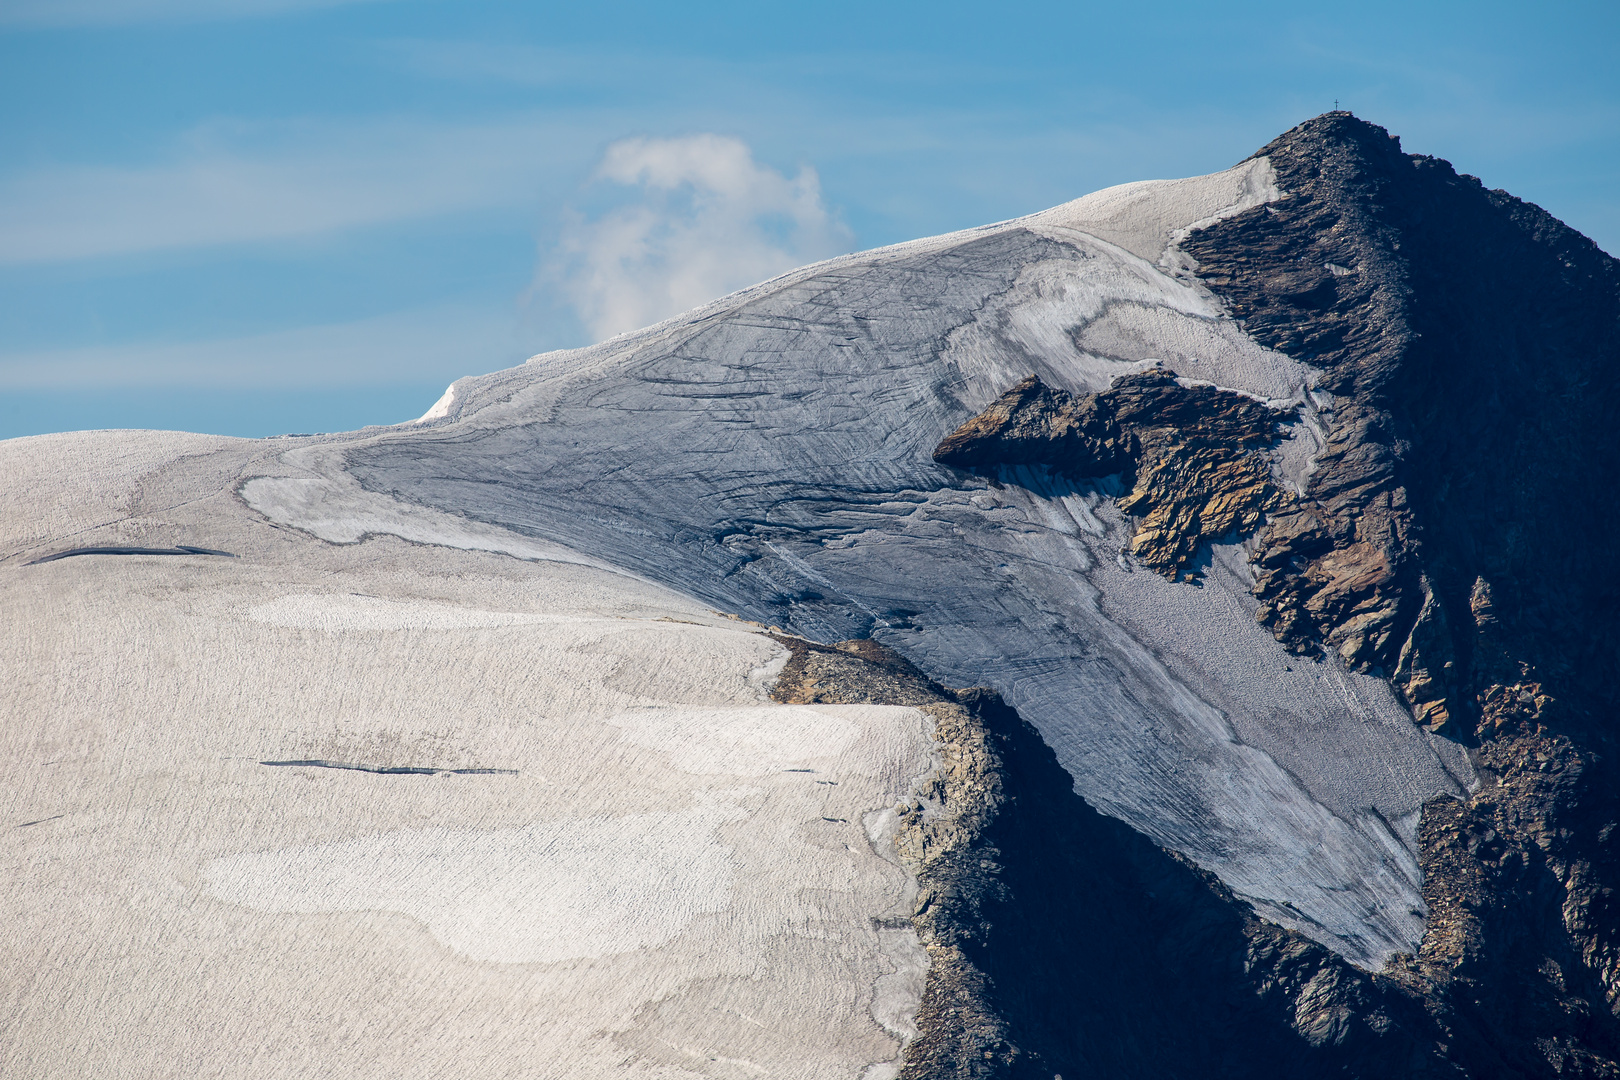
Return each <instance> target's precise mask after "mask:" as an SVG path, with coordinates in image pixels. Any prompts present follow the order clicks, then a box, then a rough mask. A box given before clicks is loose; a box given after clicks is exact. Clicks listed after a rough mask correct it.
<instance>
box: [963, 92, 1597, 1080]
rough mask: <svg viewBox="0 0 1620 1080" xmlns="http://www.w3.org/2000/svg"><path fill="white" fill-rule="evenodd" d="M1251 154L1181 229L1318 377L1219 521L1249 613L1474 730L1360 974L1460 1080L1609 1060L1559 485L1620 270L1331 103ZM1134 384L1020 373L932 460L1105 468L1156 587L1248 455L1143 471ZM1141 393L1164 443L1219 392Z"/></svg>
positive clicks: (1268, 335) (1582, 630) (1198, 536)
mask: <svg viewBox="0 0 1620 1080" xmlns="http://www.w3.org/2000/svg"><path fill="white" fill-rule="evenodd" d="M1260 156H1263V157H1264V158H1265V159H1266V160H1268V161H1270V162H1271V163H1272V166H1273V167H1274V168H1275V169H1276V170H1277V177H1278V184H1279V187H1280V188H1281V189H1282V192H1283V195H1282V198H1280V199H1279V200H1277V201H1275V202H1273V203H1268V204H1266V205H1264V206H1261V207H1257V208H1254V209H1251V210H1249V211H1246V212H1244V213H1241V214H1237V215H1233V216H1231V217H1228V218H1226V219H1224V220H1222V221H1219V222H1216V223H1213V224H1211V225H1208V226H1207V227H1204V228H1202V229H1198V230H1195V231H1193V232H1192V233H1191V235H1190V236H1189V237H1188V238H1187V239H1186V240H1185V241H1184V242H1183V244H1182V247H1183V250H1185V251H1186V252H1188V253H1189V254H1191V255H1192V256H1194V257H1195V258H1196V259H1197V261H1198V267H1197V271H1198V274H1199V276H1200V278H1201V279H1202V280H1203V281H1205V282H1206V283H1207V284H1208V285H1209V286H1210V287H1211V288H1212V289H1213V290H1214V291H1215V292H1216V294H1217V295H1219V296H1221V297H1222V298H1223V299H1224V300H1225V301H1226V302H1227V303H1228V305H1229V307H1230V310H1231V311H1232V312H1233V313H1234V314H1235V315H1237V316H1240V317H1241V318H1242V319H1243V320H1244V327H1245V330H1246V331H1247V332H1248V333H1249V334H1251V335H1252V336H1253V337H1254V338H1255V339H1256V340H1258V341H1260V342H1262V343H1264V344H1265V345H1267V346H1269V347H1271V348H1274V349H1277V350H1278V351H1280V352H1284V353H1286V354H1288V355H1290V356H1292V357H1294V358H1295V359H1298V360H1301V361H1305V362H1308V363H1310V364H1311V365H1313V366H1316V367H1319V368H1320V369H1321V371H1322V375H1321V378H1320V379H1319V381H1318V383H1317V394H1316V395H1313V397H1314V398H1315V400H1317V402H1318V404H1319V405H1321V406H1323V407H1322V409H1321V412H1320V414H1319V415H1320V416H1322V417H1324V418H1327V419H1328V421H1329V422H1328V424H1327V429H1326V431H1325V433H1324V436H1323V438H1322V442H1321V446H1320V449H1319V451H1318V453H1317V454H1316V455H1315V457H1314V459H1313V462H1312V468H1311V470H1310V471H1309V472H1308V474H1307V475H1306V477H1305V482H1304V483H1303V484H1302V485H1301V486H1300V487H1301V489H1300V490H1299V491H1298V493H1297V494H1295V493H1273V494H1270V495H1269V496H1266V497H1264V498H1262V497H1260V496H1259V495H1258V494H1256V495H1251V496H1250V497H1249V498H1250V503H1249V505H1251V506H1253V507H1254V509H1255V513H1253V514H1250V515H1248V516H1246V517H1243V518H1241V519H1240V521H1241V523H1240V525H1239V531H1243V532H1249V531H1255V530H1257V529H1258V531H1259V535H1258V537H1257V538H1256V540H1255V542H1254V543H1253V552H1252V555H1251V558H1250V563H1251V566H1252V567H1253V578H1252V583H1251V589H1252V591H1253V593H1254V595H1255V597H1256V598H1257V600H1258V601H1259V603H1258V606H1257V608H1256V610H1255V615H1256V617H1257V618H1258V620H1259V621H1260V622H1261V623H1262V624H1263V625H1265V626H1266V627H1267V628H1268V629H1270V630H1271V631H1272V632H1273V633H1274V634H1275V635H1276V637H1277V638H1278V640H1279V641H1281V642H1283V643H1284V644H1286V645H1287V646H1288V647H1289V648H1291V649H1293V650H1294V651H1296V652H1298V653H1302V654H1307V655H1310V654H1316V653H1318V652H1319V651H1321V650H1324V649H1325V650H1327V651H1330V652H1332V653H1334V654H1336V655H1337V657H1338V658H1339V659H1340V660H1342V661H1343V662H1344V663H1345V664H1347V665H1349V666H1350V667H1352V668H1354V669H1356V670H1361V671H1368V672H1373V673H1378V674H1385V675H1387V676H1388V677H1389V678H1390V680H1391V682H1392V684H1393V685H1394V687H1395V688H1396V689H1397V691H1398V692H1399V693H1400V694H1401V696H1402V697H1403V699H1404V700H1405V701H1406V703H1407V704H1408V705H1409V707H1410V708H1411V709H1412V712H1413V715H1414V718H1415V719H1416V720H1417V721H1418V722H1419V723H1420V724H1423V725H1425V726H1427V727H1429V728H1431V729H1434V730H1437V731H1442V732H1444V733H1446V734H1447V735H1449V736H1451V737H1454V738H1459V739H1462V740H1466V741H1469V742H1472V743H1476V744H1477V751H1476V765H1477V766H1479V775H1480V778H1481V781H1482V783H1481V784H1480V786H1479V787H1478V788H1477V789H1476V790H1475V791H1473V792H1471V793H1470V795H1469V797H1467V798H1466V799H1464V800H1460V801H1459V800H1453V799H1437V800H1434V801H1433V802H1431V803H1430V804H1429V805H1428V806H1427V807H1426V810H1425V816H1424V820H1423V824H1422V828H1421V862H1422V869H1423V876H1424V899H1425V904H1426V906H1427V909H1428V912H1429V920H1428V924H1427V926H1426V930H1425V934H1424V938H1423V941H1422V944H1421V946H1420V948H1419V949H1418V950H1417V952H1416V955H1415V957H1411V958H1407V957H1398V958H1397V959H1396V962H1395V963H1394V964H1393V965H1392V967H1391V968H1390V969H1389V973H1390V975H1391V977H1393V978H1395V979H1397V980H1398V981H1400V982H1401V983H1402V984H1403V985H1404V986H1406V987H1407V988H1409V989H1410V990H1411V992H1412V993H1414V994H1415V995H1417V997H1418V998H1420V999H1421V1000H1423V1001H1424V1002H1425V1003H1426V1005H1427V1007H1428V1008H1429V1010H1430V1011H1431V1013H1432V1014H1433V1015H1434V1016H1435V1017H1436V1018H1437V1020H1438V1021H1439V1022H1440V1024H1441V1026H1442V1029H1443V1030H1444V1032H1445V1035H1444V1038H1445V1039H1447V1040H1449V1041H1450V1042H1451V1048H1450V1050H1449V1051H1448V1056H1449V1058H1450V1059H1451V1060H1452V1061H1455V1062H1457V1063H1459V1064H1460V1065H1462V1066H1464V1067H1465V1068H1466V1069H1467V1070H1468V1072H1469V1073H1470V1074H1471V1075H1477V1076H1536V1075H1565V1076H1569V1075H1576V1076H1611V1075H1620V1066H1617V1065H1616V1059H1617V1052H1620V1027H1617V1025H1616V1023H1615V1016H1616V1014H1617V1012H1620V941H1617V938H1620V910H1617V909H1616V907H1615V905H1614V902H1613V900H1612V896H1613V895H1614V889H1615V888H1616V886H1617V885H1620V866H1617V865H1616V860H1615V857H1614V855H1613V854H1612V844H1611V841H1610V835H1611V832H1612V830H1613V829H1614V828H1615V823H1616V821H1617V820H1620V796H1617V792H1620V783H1617V782H1620V776H1617V774H1616V770H1615V767H1614V765H1613V764H1612V762H1613V754H1612V743H1613V732H1612V723H1613V717H1614V715H1615V704H1616V702H1615V696H1614V689H1613V688H1614V686H1615V676H1616V670H1615V668H1616V661H1617V644H1620V641H1617V636H1616V635H1617V627H1616V618H1615V616H1616V607H1617V605H1616V599H1617V597H1620V576H1617V575H1620V571H1617V569H1616V558H1615V556H1616V551H1615V540H1614V537H1615V535H1616V526H1617V525H1620V522H1617V521H1616V520H1615V518H1616V515H1617V513H1620V503H1617V502H1616V500H1614V499H1613V498H1610V497H1609V496H1608V495H1607V494H1606V493H1604V492H1600V491H1594V490H1592V489H1590V487H1589V480H1588V478H1589V477H1590V476H1592V475H1601V474H1603V472H1604V471H1605V470H1606V469H1607V468H1609V467H1611V466H1612V464H1613V462H1614V461H1615V460H1617V459H1620V431H1617V429H1616V425H1614V424H1613V422H1612V420H1611V419H1610V418H1609V416H1608V412H1609V402H1610V401H1611V400H1612V399H1613V394H1614V391H1615V389H1616V388H1615V381H1616V379H1617V378H1620V270H1617V264H1616V262H1615V260H1613V259H1610V258H1609V257H1608V256H1606V255H1605V254H1604V253H1603V252H1601V251H1599V250H1598V249H1597V248H1596V247H1595V246H1594V245H1592V244H1591V243H1590V241H1588V240H1586V239H1585V238H1584V237H1581V236H1579V235H1578V234H1576V233H1574V232H1572V231H1571V230H1569V229H1567V228H1566V227H1564V226H1563V225H1562V224H1560V223H1558V222H1557V221H1555V220H1553V219H1552V218H1551V217H1549V216H1548V215H1547V214H1545V213H1544V212H1543V211H1541V210H1540V209H1539V208H1536V207H1534V206H1530V205H1528V204H1525V203H1523V202H1520V201H1519V200H1517V199H1514V198H1513V197H1511V196H1509V195H1507V194H1505V193H1503V192H1500V191H1486V190H1485V189H1484V188H1483V186H1482V185H1481V184H1480V183H1479V182H1478V181H1477V180H1474V179H1473V178H1472V177H1464V176H1458V175H1457V174H1456V173H1455V172H1454V171H1453V170H1452V169H1451V167H1450V166H1449V165H1448V164H1446V163H1445V162H1442V161H1438V160H1435V159H1432V158H1427V157H1422V156H1408V155H1405V154H1402V153H1401V151H1400V146H1399V143H1398V141H1397V140H1395V139H1393V138H1392V137H1390V136H1389V135H1388V134H1387V133H1386V132H1384V131H1383V130H1382V129H1380V128H1376V127H1374V126H1372V125H1370V124H1366V123H1364V122H1362V121H1359V120H1356V119H1354V118H1353V117H1350V116H1348V115H1345V114H1336V115H1329V116H1326V117H1322V118H1319V119H1317V120H1314V121H1312V122H1310V123H1308V124H1305V125H1302V126H1301V127H1299V128H1297V129H1295V130H1294V131H1291V132H1289V133H1288V134H1286V135H1284V136H1283V137H1281V138H1280V139H1278V140H1277V141H1276V142H1274V143H1272V144H1271V145H1269V146H1267V147H1266V148H1264V149H1263V150H1262V151H1261V152H1260ZM1145 378H1151V376H1140V375H1139V376H1126V377H1122V378H1120V379H1117V380H1116V381H1115V383H1114V385H1113V387H1112V388H1111V389H1109V390H1107V391H1103V392H1100V393H1095V394H1091V395H1086V396H1084V397H1078V398H1076V397H1071V396H1070V395H1067V394H1064V393H1063V392H1062V391H1055V390H1050V389H1048V388H1046V387H1045V386H1043V385H1042V384H1041V383H1040V381H1039V380H1038V379H1036V378H1033V377H1032V378H1029V379H1025V380H1024V381H1022V382H1020V383H1018V384H1016V385H1015V386H1013V387H1012V389H1010V390H1008V391H1007V392H1006V393H1005V394H1004V395H1003V396H1002V397H1001V398H999V399H998V400H997V401H996V402H994V403H992V404H991V405H990V407H989V408H987V409H986V410H985V411H984V412H982V413H981V414H979V415H978V416H976V417H974V418H973V419H972V420H970V421H968V422H967V423H966V424H964V425H963V426H962V427H960V428H959V429H957V431H956V432H955V433H953V434H952V435H951V436H949V437H948V438H947V439H946V440H945V441H944V442H943V443H941V445H940V447H939V448H938V450H937V451H936V458H937V459H938V460H940V461H942V462H945V463H949V464H955V465H959V466H969V467H974V468H978V469H981V470H983V469H986V468H994V467H995V466H997V465H1011V464H1019V465H1033V464H1040V465H1046V466H1050V467H1052V468H1054V469H1058V470H1060V471H1062V472H1064V473H1066V474H1068V475H1071V476H1076V477H1084V476H1096V475H1100V474H1103V473H1108V472H1119V473H1121V474H1122V475H1123V478H1124V480H1125V482H1126V484H1127V485H1132V490H1131V491H1130V493H1129V494H1128V495H1126V496H1124V497H1123V498H1121V499H1120V500H1119V502H1118V505H1119V507H1120V509H1122V510H1125V511H1127V512H1129V513H1131V514H1133V516H1135V518H1136V520H1135V522H1134V525H1135V529H1136V535H1135V538H1134V539H1133V541H1132V546H1133V548H1134V549H1135V550H1136V552H1137V554H1138V555H1139V557H1142V561H1143V562H1144V563H1146V564H1148V565H1150V566H1153V567H1154V568H1155V569H1158V570H1160V571H1161V572H1163V573H1166V574H1168V575H1169V576H1171V577H1172V578H1174V577H1177V576H1179V575H1180V573H1181V571H1182V567H1183V566H1184V565H1185V563H1184V560H1183V559H1181V558H1179V557H1177V556H1176V555H1173V556H1171V557H1169V558H1167V557H1165V556H1164V554H1163V553H1164V552H1165V551H1167V550H1168V551H1172V552H1177V553H1178V554H1179V551H1182V550H1189V549H1194V548H1196V545H1198V544H1201V543H1205V542H1207V541H1209V540H1210V539H1212V535H1211V534H1212V533H1216V532H1218V530H1219V528H1220V527H1222V526H1224V525H1226V524H1228V523H1229V522H1231V521H1232V520H1234V519H1233V517H1232V516H1227V517H1223V518H1220V519H1219V520H1218V522H1217V524H1216V525H1214V526H1213V527H1211V526H1209V525H1207V524H1206V521H1207V520H1208V519H1209V518H1210V515H1209V514H1208V513H1207V511H1206V510H1205V508H1206V507H1207V506H1208V505H1209V504H1210V501H1211V497H1212V495H1215V494H1224V493H1226V492H1230V491H1236V492H1257V491H1258V490H1259V489H1258V487H1257V485H1256V484H1254V483H1252V482H1250V481H1249V480H1248V479H1247V478H1248V476H1249V475H1251V473H1250V472H1245V466H1246V465H1248V464H1249V463H1250V462H1254V461H1256V460H1257V456H1256V454H1255V453H1254V450H1252V449H1248V446H1253V447H1255V448H1264V447H1265V446H1267V445H1269V442H1270V441H1271V440H1270V439H1266V438H1264V437H1263V436H1264V434H1265V431H1264V429H1262V428H1261V427H1258V426H1256V427H1252V428H1251V429H1249V430H1251V431H1252V432H1253V439H1252V442H1251V443H1250V444H1248V446H1246V445H1245V444H1243V443H1242V442H1241V441H1239V440H1238V439H1236V438H1233V437H1231V436H1227V438H1226V441H1225V442H1224V443H1219V445H1220V446H1221V448H1222V449H1221V453H1222V454H1223V455H1224V456H1222V457H1220V458H1218V459H1209V460H1211V465H1212V467H1211V468H1210V469H1209V470H1208V472H1209V473H1213V474H1214V475H1215V476H1216V477H1217V479H1215V480H1214V481H1213V482H1211V481H1210V480H1209V479H1207V478H1206V474H1205V473H1201V472H1200V471H1199V470H1197V469H1189V468H1187V467H1186V466H1185V465H1182V466H1181V467H1180V468H1179V469H1178V468H1169V469H1165V468H1162V467H1161V466H1160V464H1159V463H1160V461H1162V460H1163V454H1162V452H1161V453H1160V454H1158V455H1157V456H1156V455H1155V453H1154V451H1153V450H1152V449H1151V448H1150V444H1149V443H1148V442H1147V441H1146V440H1142V439H1139V438H1137V437H1135V436H1134V434H1133V431H1132V430H1131V429H1130V428H1129V426H1128V425H1122V424H1120V423H1118V422H1117V421H1116V420H1115V419H1114V417H1115V412H1116V410H1115V408H1114V407H1113V406H1112V405H1111V404H1110V400H1111V398H1112V397H1114V396H1116V395H1118V394H1120V393H1121V392H1131V391H1132V390H1133V389H1134V386H1135V384H1137V383H1139V382H1140V381H1141V380H1143V379H1145ZM1155 385H1156V386H1157V387H1158V392H1159V393H1160V394H1161V395H1163V396H1164V398H1165V399H1166V401H1167V402H1175V403H1176V404H1177V405H1178V406H1179V407H1181V408H1183V409H1186V410H1190V411H1191V412H1192V417H1191V419H1185V418H1183V419H1179V420H1178V422H1177V429H1178V430H1179V432H1180V433H1181V434H1180V435H1179V436H1176V438H1178V440H1179V441H1180V442H1182V443H1184V444H1185V443H1192V442H1196V441H1198V440H1200V439H1203V440H1208V439H1209V435H1208V434H1206V432H1207V429H1208V428H1209V427H1210V425H1211V424H1220V423H1224V413H1223V411H1222V409H1221V407H1220V404H1219V403H1220V402H1221V401H1222V399H1223V398H1237V395H1233V394H1222V393H1221V392H1220V391H1217V390H1213V389H1209V388H1199V387H1191V388H1187V387H1183V386H1181V385H1180V384H1178V383H1176V382H1175V381H1174V380H1172V379H1170V378H1168V377H1167V376H1158V378H1157V383H1156V384H1155ZM1328 395H1331V396H1328ZM1159 408H1160V409H1161V410H1164V409H1165V403H1161V404H1160V405H1159ZM1252 408H1254V409H1256V410H1258V409H1260V408H1261V406H1259V405H1257V404H1255V405H1253V406H1252ZM1246 451H1247V452H1246ZM1217 462H1218V463H1217ZM1249 468H1250V469H1251V470H1252V474H1253V475H1255V476H1259V475H1260V473H1259V471H1258V470H1256V469H1254V468H1253V466H1249ZM1155 474H1157V475H1158V476H1162V477H1163V478H1164V482H1163V483H1159V484H1157V485H1155V484H1154V483H1153V481H1152V480H1148V481H1144V479H1143V477H1144V475H1148V476H1150V477H1151V476H1154V475H1155ZM1167 505H1168V506H1173V507H1176V508H1178V511H1179V512H1176V511H1172V512H1170V513H1166V512H1165V510H1164V507H1166V506H1167ZM1262 517H1263V524H1264V528H1263V529H1260V528H1259V526H1260V525H1261V524H1262ZM1167 524H1168V530H1167V528H1166V526H1167ZM1166 531H1169V532H1171V533H1172V534H1174V535H1175V536H1176V541H1175V542H1176V543H1179V545H1180V547H1179V548H1178V547H1175V546H1174V545H1173V544H1167V543H1166V542H1165V541H1164V540H1163V539H1162V536H1163V534H1164V533H1165V532H1166Z"/></svg>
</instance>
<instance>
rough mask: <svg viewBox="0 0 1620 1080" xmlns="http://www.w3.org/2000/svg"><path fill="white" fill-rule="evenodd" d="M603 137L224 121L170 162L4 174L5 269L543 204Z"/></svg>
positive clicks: (540, 130) (0, 249)
mask: <svg viewBox="0 0 1620 1080" xmlns="http://www.w3.org/2000/svg"><path fill="white" fill-rule="evenodd" d="M598 138H599V136H598V134H597V132H596V130H594V129H593V127H592V125H590V123H589V121H588V119H587V118H583V117H581V118H573V119H571V120H569V121H566V122H559V121H547V120H544V119H532V118H516V119H509V120H506V121H504V122H497V123H487V124H480V125H469V126H463V127H454V126H435V125H430V124H422V123H414V122H403V121H386V120H378V121H372V122H369V123H366V124H363V125H361V124H336V123H333V124H283V125H234V126H229V127H227V126H220V127H216V128H211V129H208V130H204V131H199V132H194V133H192V134H191V136H189V137H188V138H187V140H186V141H185V144H184V145H183V146H182V147H181V148H180V150H179V152H177V153H175V154H174V155H173V157H172V158H171V160H169V161H166V162H163V163H160V164H153V165H145V166H135V167H131V166H123V167H115V166H89V167H86V166H55V167H40V168H34V169H30V170H27V171H23V172H19V173H15V174H13V175H12V176H10V177H8V178H5V179H3V180H0V263H28V262H50V261H62V260H68V259H82V258H93V257H99V256H108V255H124V254H129V253H132V252H140V251H153V250H161V249H172V248H185V247H201V246H208V245H214V244H230V243H242V242H252V241H262V240H275V239H280V238H287V237H298V236H311V235H315V234H320V233H325V232H331V231H333V230H338V229H345V228H352V227H356V226H363V225H370V224H375V223H378V222H384V221H394V220H400V219H406V218H420V217H428V216H432V215H435V214H443V213H452V212H456V211H462V210H469V209H478V208H483V207H490V206H506V207H526V206H530V205H532V204H533V202H534V201H535V199H536V198H537V196H538V195H539V194H540V190H541V188H542V186H543V184H544V182H545V179H546V178H547V177H548V176H549V177H551V178H552V181H553V183H555V185H556V186H557V188H558V193H559V194H560V193H561V191H562V190H565V189H566V186H565V181H564V177H566V176H569V175H575V176H577V175H578V173H579V170H580V169H581V168H582V166H583V164H584V163H585V162H587V161H589V160H590V155H591V153H592V150H593V147H594V146H596V145H599V144H598V142H597V140H598Z"/></svg>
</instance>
